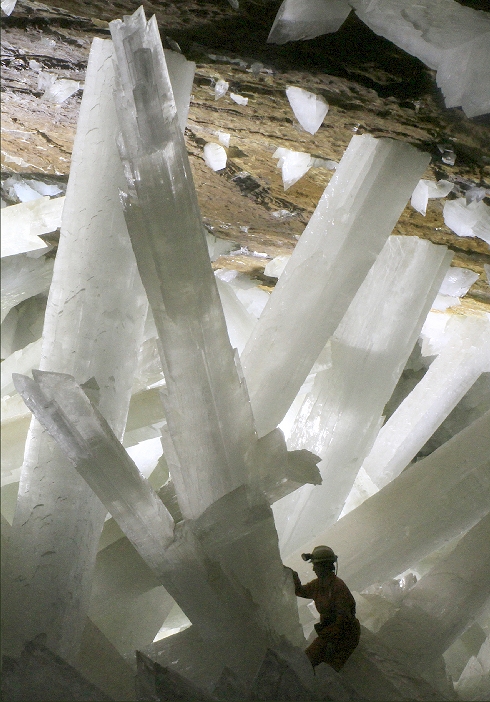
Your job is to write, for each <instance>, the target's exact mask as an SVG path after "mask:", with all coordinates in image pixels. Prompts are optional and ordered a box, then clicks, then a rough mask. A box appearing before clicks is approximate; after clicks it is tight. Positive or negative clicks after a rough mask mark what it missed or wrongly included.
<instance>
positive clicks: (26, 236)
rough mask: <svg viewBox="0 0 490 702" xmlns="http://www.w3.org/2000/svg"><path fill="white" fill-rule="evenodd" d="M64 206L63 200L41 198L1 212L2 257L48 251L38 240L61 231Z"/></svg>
mask: <svg viewBox="0 0 490 702" xmlns="http://www.w3.org/2000/svg"><path fill="white" fill-rule="evenodd" d="M64 202H65V198H64V197H59V198H56V199H54V200H50V199H49V198H48V197H40V198H37V199H35V200H31V201H30V202H21V203H20V204H18V205H11V206H10V207H4V208H2V211H1V218H2V257H3V256H14V255H15V254H20V253H24V252H36V251H42V249H46V250H47V248H48V246H47V244H46V243H45V242H44V241H43V240H42V239H40V238H39V237H40V236H41V235H42V234H49V233H50V232H54V231H56V229H58V228H59V227H60V225H61V214H62V212H63V205H64Z"/></svg>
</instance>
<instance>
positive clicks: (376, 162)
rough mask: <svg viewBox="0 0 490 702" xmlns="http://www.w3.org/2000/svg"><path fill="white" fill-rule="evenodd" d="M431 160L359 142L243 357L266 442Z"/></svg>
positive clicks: (393, 145) (395, 146) (390, 144)
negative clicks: (267, 435)
mask: <svg viewBox="0 0 490 702" xmlns="http://www.w3.org/2000/svg"><path fill="white" fill-rule="evenodd" d="M429 158H430V157H429V155H428V154H424V153H421V152H419V151H417V150H416V149H414V148H413V147H411V146H409V145H408V144H403V143H402V142H399V141H393V140H392V139H374V138H373V137H372V136H369V135H362V136H354V137H352V139H351V142H350V144H349V146H348V148H347V150H346V152H345V153H344V155H343V157H342V160H341V161H340V164H339V166H338V168H337V170H336V171H335V174H334V175H333V177H332V179H331V181H330V183H329V185H328V186H327V188H326V190H325V192H324V193H323V195H322V197H321V199H320V202H319V203H318V206H317V208H316V210H315V212H314V213H313V215H312V217H311V219H310V221H309V223H308V226H307V227H306V229H305V231H304V232H303V234H302V236H301V239H300V240H299V242H298V244H297V245H296V248H295V249H294V252H293V255H292V256H291V258H290V260H289V262H288V264H287V266H286V268H285V270H284V272H283V273H282V275H281V277H280V278H279V280H278V283H277V285H276V287H275V288H274V291H273V293H272V294H271V296H270V300H269V302H268V304H267V306H266V308H265V309H264V311H263V313H262V315H261V317H260V319H259V321H258V322H257V325H256V327H255V328H254V331H253V333H252V336H251V337H250V339H249V341H248V343H247V345H246V347H245V350H244V352H243V354H242V357H241V361H242V366H243V372H244V375H245V378H246V381H247V387H248V392H249V394H250V400H251V402H252V409H253V413H254V417H255V422H256V427H257V432H258V434H259V436H263V435H264V434H267V433H268V432H269V431H271V430H272V429H274V428H275V426H276V425H277V424H278V423H279V422H280V421H281V419H283V417H284V415H285V414H286V412H287V410H288V408H289V406H290V405H291V403H292V401H293V400H294V398H295V396H296V395H297V393H298V391H299V389H300V387H301V384H302V383H303V381H304V380H305V378H306V376H307V375H308V373H309V371H310V370H311V367H312V366H313V363H314V362H315V360H316V358H317V357H318V355H319V353H320V351H321V350H322V349H323V347H324V346H325V344H326V342H327V340H328V338H329V337H330V336H331V335H332V334H333V332H334V331H335V328H336V327H337V326H338V324H339V322H340V320H341V319H342V317H343V315H344V313H345V312H346V311H347V308H348V306H349V304H350V303H351V301H352V299H353V297H354V295H355V294H356V292H357V290H358V289H359V287H360V285H361V283H362V281H363V280H364V278H365V277H366V275H367V273H368V271H369V269H370V267H371V266H372V264H373V263H374V261H375V259H376V257H377V255H378V254H379V252H380V251H381V249H382V247H383V245H384V243H385V242H386V240H387V238H388V236H389V234H390V233H391V230H392V229H393V227H394V226H395V224H396V221H397V219H398V217H399V216H400V214H401V212H402V210H403V208H404V207H405V205H406V204H407V201H408V199H409V198H410V195H411V194H412V192H413V189H414V187H415V185H416V184H417V182H418V181H419V179H420V177H421V175H422V174H423V172H424V170H425V168H426V166H427V164H428V162H429Z"/></svg>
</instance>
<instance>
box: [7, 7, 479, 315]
mask: <svg viewBox="0 0 490 702" xmlns="http://www.w3.org/2000/svg"><path fill="white" fill-rule="evenodd" d="M140 4H141V3H140V2H139V1H138V0H135V1H134V2H131V1H130V0H126V1H124V2H105V1H104V2H103V1H100V2H98V1H96V0H86V1H85V2H83V3H82V2H73V1H70V0H53V1H52V2H50V3H46V4H40V3H35V2H29V1H28V0H19V2H18V3H17V5H16V8H15V10H14V12H13V14H12V15H11V16H9V17H3V18H2V21H3V32H2V73H3V80H2V101H3V108H2V110H3V118H2V181H3V180H5V178H6V177H8V175H10V174H12V173H19V174H23V177H25V178H40V177H41V176H42V179H43V180H44V181H45V182H57V183H64V182H66V181H67V179H68V173H69V169H70V156H71V150H72V145H73V139H74V136H75V129H76V122H77V116H78V111H79V106H80V101H81V95H82V90H79V91H78V92H77V93H75V94H74V95H73V96H72V97H70V98H69V99H68V100H66V101H65V102H63V103H62V104H60V105H56V104H53V103H50V102H47V101H44V100H42V99H41V97H42V93H43V91H42V90H39V89H38V72H37V71H38V70H39V66H38V67H37V68H36V69H35V70H34V69H33V68H31V67H30V65H29V64H30V62H32V61H35V62H37V64H39V65H40V66H41V67H42V70H43V71H46V72H49V73H52V74H55V75H56V76H58V77H60V78H68V79H72V80H78V81H81V82H82V83H81V84H82V86H83V80H84V75H85V70H86V66H87V59H88V53H89V49H90V44H91V41H92V38H93V37H95V36H98V37H102V38H109V29H108V21H110V20H112V19H115V18H118V17H122V15H124V14H130V13H132V12H134V11H135V10H136V9H137V7H138V6H139V5H140ZM466 4H470V6H471V7H474V8H475V9H483V7H481V3H479V2H478V1H476V0H475V1H474V2H470V3H466ZM279 5H280V2H258V1H255V2H253V1H251V0H250V1H246V0H240V7H239V9H238V10H236V9H233V8H232V7H231V5H230V4H229V3H228V2H227V1H226V0H214V1H211V0H209V1H206V0H202V1H201V0H194V1H192V0H181V1H180V2H164V1H161V2H143V6H144V9H145V12H146V15H147V17H149V16H151V15H152V14H155V15H156V17H157V20H158V24H159V27H160V32H161V36H162V40H163V41H164V45H166V46H167V47H168V48H172V47H173V46H174V44H173V42H177V43H178V44H179V46H180V47H181V49H182V52H183V53H184V54H185V56H186V57H187V58H188V59H191V60H193V61H195V62H196V75H195V80H194V88H193V94H192V98H191V107H190V112H189V118H188V124H187V128H186V132H185V136H186V143H187V148H188V152H189V156H190V160H191V165H192V169H193V174H194V179H195V182H196V186H197V191H198V197H199V203H200V206H201V212H202V215H203V219H204V223H205V225H206V227H207V228H208V230H209V231H210V232H211V233H213V234H214V235H216V236H217V237H219V238H224V239H230V240H232V241H234V242H236V243H237V244H239V245H240V247H241V249H240V250H239V253H237V254H236V255H229V256H226V257H221V258H220V259H218V261H216V262H215V263H214V264H213V265H214V266H215V267H230V268H235V269H238V270H240V271H243V272H246V273H248V274H250V275H252V276H254V277H256V278H259V279H260V280H261V282H262V284H263V285H264V286H267V287H268V288H270V287H271V286H272V285H273V284H274V282H275V281H274V279H271V278H267V277H266V276H264V274H263V269H264V265H265V263H266V262H267V260H268V259H267V258H266V257H265V256H264V254H267V256H268V257H274V256H277V255H281V254H287V253H290V252H291V250H292V248H293V247H294V245H295V242H296V241H297V239H298V237H299V236H300V234H301V232H302V231H303V229H304V227H305V225H306V223H307V222H308V220H309V217H310V216H311V214H312V212H313V210H314V208H315V206H316V204H317V202H318V199H319V197H320V195H321V194H322V192H323V190H324V188H325V186H326V185H327V184H328V181H329V179H330V177H331V175H332V173H333V171H329V170H326V169H323V168H311V169H310V170H309V172H308V173H307V174H306V175H305V176H304V177H303V178H301V180H299V181H298V182H297V183H296V184H295V185H293V186H292V187H291V188H290V189H288V190H287V191H284V188H283V184H282V179H281V173H280V170H279V169H278V168H277V166H276V160H275V159H274V158H273V153H274V151H275V150H276V149H277V148H278V147H285V148H288V149H292V150H295V151H304V152H308V153H310V154H311V155H313V156H317V157H321V158H325V159H332V160H335V161H339V160H340V158H341V156H342V154H343V152H344V150H345V148H346V147H347V145H348V143H349V141H350V139H351V137H352V135H353V134H362V133H369V134H372V135H374V136H380V137H392V138H394V139H400V140H403V141H406V142H409V143H411V144H413V145H415V146H417V147H418V148H420V149H422V150H424V151H427V152H429V153H430V154H431V155H432V160H431V163H430V165H429V167H428V169H427V171H426V173H425V175H424V177H425V178H428V179H431V180H439V179H447V180H451V181H453V182H454V183H455V185H456V187H455V191H454V196H459V197H461V196H462V195H464V193H465V192H466V191H467V190H468V189H469V188H470V187H472V186H475V185H477V186H483V187H486V188H490V118H489V116H488V115H486V116H482V117H478V118H473V119H468V118H467V117H466V116H465V115H464V113H463V111H462V110H461V109H460V108H452V109H447V108H445V106H444V103H443V99H442V96H441V94H440V91H439V90H438V89H437V87H436V83H435V72H434V71H431V70H430V69H428V68H427V67H426V66H425V65H424V64H422V63H421V62H420V61H418V60H417V59H415V58H413V57H412V56H409V55H408V54H406V53H405V52H403V51H402V50H400V49H398V48H397V47H395V46H394V45H393V44H391V43H390V42H389V41H387V40H385V39H383V38H381V37H379V36H377V35H375V34H374V33H373V32H371V30H369V29H368V28H367V27H366V26H365V25H363V24H362V23H361V22H360V20H358V19H357V18H356V16H355V14H354V13H351V15H350V17H349V18H348V20H347V21H346V22H345V23H344V25H343V26H342V28H341V29H340V30H339V31H338V32H337V33H336V34H333V35H327V36H323V37H318V38H317V39H313V40H310V41H305V42H293V43H289V44H286V45H282V46H277V45H271V44H267V43H266V40H267V35H268V33H269V30H270V27H271V25H272V22H273V20H274V17H275V14H276V12H277V9H278V7H279ZM31 66H32V64H31ZM219 78H222V79H224V80H225V81H227V82H228V83H229V85H230V90H229V92H234V93H238V94H240V95H242V96H244V97H247V98H248V104H247V105H246V106H242V105H238V104H236V103H235V102H233V101H232V100H231V99H230V97H229V93H227V95H225V96H224V97H223V98H221V99H220V100H215V99H214V84H215V82H216V81H217V80H218V79H219ZM289 85H295V86H300V87H302V88H305V89H307V90H309V91H311V92H314V93H317V94H320V95H322V96H323V97H324V98H325V99H326V100H327V101H328V103H329V106H330V109H329V112H328V114H327V117H326V118H325V120H324V123H323V125H322V127H321V128H320V129H319V131H318V132H317V133H316V134H315V135H310V134H309V133H307V132H306V131H304V130H303V129H302V128H301V127H300V125H299V124H298V123H297V121H296V120H295V118H294V115H293V113H292V111H291V108H290V106H289V103H288V101H287V98H286V94H285V89H286V88H287V87H288V86H289ZM218 131H223V132H226V133H229V134H230V135H231V140H230V148H229V149H228V161H227V166H226V168H225V169H223V170H222V171H220V172H214V171H212V170H211V169H210V168H208V167H207V166H206V164H205V162H204V159H203V146H204V144H205V143H206V142H209V141H211V142H213V141H214V142H218V137H217V132H218ZM444 148H446V149H450V150H452V151H454V153H455V155H456V160H455V163H454V165H450V164H447V163H445V162H444V161H443V151H444ZM441 149H442V151H441ZM94 158H96V155H95V154H94ZM2 196H3V197H4V199H6V201H7V203H8V204H9V200H8V195H7V194H6V193H5V192H3V193H2ZM486 202H487V204H490V200H489V199H488V198H487V199H486ZM394 233H395V234H401V235H416V236H419V237H423V238H426V239H430V240H431V241H432V242H434V243H437V244H447V245H448V246H449V247H450V249H452V250H453V251H454V254H455V256H454V259H453V265H456V266H461V267H464V268H469V269H471V270H473V271H475V272H478V273H479V278H478V280H477V281H476V282H475V283H474V285H473V286H472V288H471V289H470V291H469V293H468V294H467V295H466V297H465V298H464V299H463V305H462V307H461V308H457V310H456V312H457V313H461V312H467V313H468V312H472V311H478V310H480V311H481V310H486V311H488V310H489V309H490V290H489V286H488V281H487V279H486V275H485V272H484V268H483V265H484V264H485V263H487V264H490V249H489V247H488V245H487V244H486V243H485V242H484V241H482V240H480V239H477V238H461V237H458V236H456V235H455V234H453V233H452V232H451V231H450V230H449V229H448V228H447V227H446V226H445V224H444V221H443V216H442V202H441V200H430V201H429V205H428V208H427V215H426V217H424V216H422V215H421V214H419V213H418V212H416V211H415V210H414V209H413V208H412V207H411V206H410V205H407V207H406V208H405V211H404V212H403V214H402V216H401V218H400V220H399V222H398V223H397V225H396V227H395V229H394ZM256 253H259V254H262V256H257V255H254V254H256Z"/></svg>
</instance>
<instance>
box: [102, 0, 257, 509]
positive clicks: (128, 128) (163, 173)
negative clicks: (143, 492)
mask: <svg viewBox="0 0 490 702" xmlns="http://www.w3.org/2000/svg"><path fill="white" fill-rule="evenodd" d="M110 28H111V32H112V36H113V40H114V46H115V51H116V57H117V66H118V75H119V83H118V89H117V91H116V102H117V105H118V116H119V121H120V126H121V130H122V141H123V144H121V149H122V157H123V160H124V163H125V168H126V175H127V178H128V194H127V195H126V198H125V213H126V219H127V222H128V229H129V232H130V236H131V239H132V243H133V249H134V251H135V254H136V259H137V261H138V266H139V269H140V272H141V275H142V279H143V284H144V286H145V288H146V292H147V295H148V300H149V302H150V305H151V307H152V311H153V316H154V319H155V324H156V326H157V329H158V333H159V338H160V343H161V353H162V366H163V370H164V374H165V378H166V383H167V386H166V393H165V395H164V404H165V413H166V417H167V422H168V426H169V429H170V433H171V436H172V440H173V442H174V444H175V449H176V452H177V454H178V456H179V461H180V465H181V467H182V470H181V471H180V472H179V471H175V473H174V474H173V475H172V478H173V481H174V484H175V488H176V491H177V495H178V499H179V503H180V506H181V510H182V513H183V514H184V516H186V517H196V516H198V515H199V514H201V513H202V512H203V511H204V510H205V509H206V507H208V506H209V505H210V504H212V503H213V502H214V501H215V500H216V499H219V498H220V497H221V496H223V495H224V494H226V493H227V492H229V491H231V490H233V489H235V488H236V487H237V486H238V485H240V484H242V483H244V482H246V480H247V468H246V464H245V454H246V452H247V451H248V450H249V448H250V447H251V444H252V442H253V441H254V430H253V419H252V415H251V411H250V406H249V402H248V399H247V394H246V390H245V387H244V384H243V383H242V382H241V380H240V378H239V375H238V372H237V368H236V366H235V359H234V354H233V350H232V348H231V346H230V342H229V339H228V334H227V331H226V324H225V320H224V316H223V311H222V308H221V303H220V300H219V295H218V291H217V288H216V282H215V278H214V274H213V271H212V268H211V265H210V261H209V254H208V251H207V245H206V240H205V237H204V233H203V225H202V221H201V217H200V213H199V208H198V204H197V198H196V193H195V189H194V185H193V181H192V174H191V170H190V165H189V160H188V156H187V151H186V147H185V143H184V139H183V135H182V132H181V130H180V128H179V124H178V119H177V113H176V108H175V102H174V98H173V94H172V88H171V84H170V81H169V77H168V71H167V68H166V65H165V59H164V54H163V50H162V47H161V42H160V36H159V33H158V27H157V24H156V20H155V18H152V19H151V20H150V21H149V22H148V24H147V23H146V19H145V16H144V12H143V9H142V8H140V10H138V11H137V12H136V13H135V14H134V15H133V16H132V17H126V18H125V20H124V22H122V21H120V20H116V21H114V22H112V23H111V24H110Z"/></svg>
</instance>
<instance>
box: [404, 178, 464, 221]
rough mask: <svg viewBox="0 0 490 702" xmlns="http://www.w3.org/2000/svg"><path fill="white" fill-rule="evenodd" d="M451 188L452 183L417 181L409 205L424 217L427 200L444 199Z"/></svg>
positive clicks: (445, 181) (452, 186)
mask: <svg viewBox="0 0 490 702" xmlns="http://www.w3.org/2000/svg"><path fill="white" fill-rule="evenodd" d="M453 188H454V183H450V182H449V181H448V180H439V181H438V182H437V183H434V182H433V181H431V180H425V179H423V180H419V182H418V183H417V186H416V188H415V190H414V191H413V193H412V198H411V200H410V204H411V205H412V207H413V208H414V209H415V210H417V212H420V214H423V215H424V217H425V213H426V210H427V201H428V199H429V198H439V197H446V195H448V194H449V193H450V192H451V190H452V189H453Z"/></svg>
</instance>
